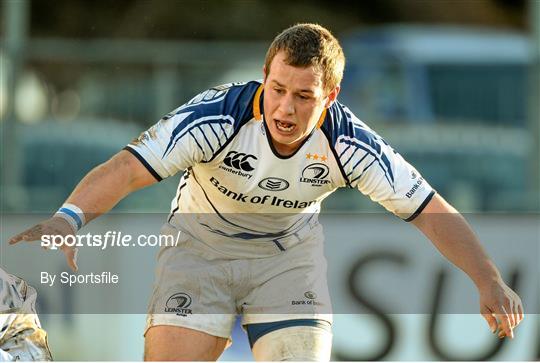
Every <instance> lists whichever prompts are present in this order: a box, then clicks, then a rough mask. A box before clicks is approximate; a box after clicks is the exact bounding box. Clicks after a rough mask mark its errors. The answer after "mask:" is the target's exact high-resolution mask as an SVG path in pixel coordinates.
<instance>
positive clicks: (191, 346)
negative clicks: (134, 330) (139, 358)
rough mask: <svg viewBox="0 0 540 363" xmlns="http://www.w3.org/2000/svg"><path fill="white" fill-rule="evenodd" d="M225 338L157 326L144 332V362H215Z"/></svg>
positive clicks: (185, 329)
mask: <svg viewBox="0 0 540 363" xmlns="http://www.w3.org/2000/svg"><path fill="white" fill-rule="evenodd" d="M226 345H227V338H223V337H217V336H214V335H210V334H207V333H204V332H201V331H197V330H193V329H189V328H183V327H178V326H167V325H158V326H153V327H151V328H150V329H148V331H147V332H146V336H145V342H144V360H145V361H201V360H202V361H215V360H217V359H218V358H219V356H220V355H221V353H223V350H224V349H225V347H226Z"/></svg>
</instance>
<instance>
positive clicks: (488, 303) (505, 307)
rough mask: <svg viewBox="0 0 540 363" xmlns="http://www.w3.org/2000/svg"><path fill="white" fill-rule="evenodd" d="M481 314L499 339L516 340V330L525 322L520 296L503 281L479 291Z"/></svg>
mask: <svg viewBox="0 0 540 363" xmlns="http://www.w3.org/2000/svg"><path fill="white" fill-rule="evenodd" d="M479 292H480V313H481V314H482V316H483V317H484V319H486V321H487V323H488V325H489V327H490V329H491V331H492V332H493V333H494V334H495V333H497V334H498V336H499V338H501V339H502V338H504V337H510V338H512V339H513V338H514V331H513V330H514V329H515V327H517V326H518V324H519V323H520V322H521V321H522V320H523V304H522V302H521V299H520V298H519V296H518V295H517V294H516V293H515V292H514V291H513V290H512V289H511V288H509V287H508V286H507V285H506V284H505V283H504V282H503V281H497V282H493V283H491V284H490V285H489V286H486V287H483V288H480V289H479Z"/></svg>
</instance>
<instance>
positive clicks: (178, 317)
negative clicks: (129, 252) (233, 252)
mask: <svg viewBox="0 0 540 363" xmlns="http://www.w3.org/2000/svg"><path fill="white" fill-rule="evenodd" d="M229 285H230V274H229V267H228V263H227V262H226V261H208V260H206V259H205V258H202V257H201V256H200V255H197V254H196V253H195V252H193V251H191V250H189V249H187V248H178V247H174V248H170V249H169V250H168V251H166V253H162V254H160V257H159V261H158V268H157V277H156V283H155V285H154V291H153V294H152V297H151V300H150V305H149V309H148V317H147V325H146V330H147V331H148V330H149V329H150V328H152V327H154V326H162V325H166V326H176V327H183V328H190V329H193V330H197V331H200V332H203V333H206V334H210V335H213V336H219V337H223V338H228V337H229V336H230V333H231V331H232V328H233V325H234V321H235V317H236V306H235V302H234V296H233V295H232V292H231V290H230V287H229Z"/></svg>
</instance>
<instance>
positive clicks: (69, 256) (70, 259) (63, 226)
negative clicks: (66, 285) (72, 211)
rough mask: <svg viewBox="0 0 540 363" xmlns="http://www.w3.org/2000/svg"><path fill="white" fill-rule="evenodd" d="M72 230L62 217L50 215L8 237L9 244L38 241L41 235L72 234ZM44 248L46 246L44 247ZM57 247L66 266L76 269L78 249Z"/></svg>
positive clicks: (64, 246)
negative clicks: (62, 255)
mask: <svg viewBox="0 0 540 363" xmlns="http://www.w3.org/2000/svg"><path fill="white" fill-rule="evenodd" d="M73 234H74V231H73V228H72V227H71V225H70V224H69V223H68V222H67V221H66V220H65V219H63V218H60V217H52V218H50V219H47V220H45V221H43V222H41V223H39V224H36V225H35V226H33V227H31V228H28V229H27V230H26V231H24V232H21V233H19V234H18V235H16V236H13V237H11V238H10V239H9V244H10V245H13V244H15V243H18V242H20V241H26V242H32V241H40V240H41V237H42V236H45V235H55V236H58V235H60V236H63V237H65V236H68V235H73ZM44 248H46V247H44ZM59 248H60V249H61V250H62V252H64V255H65V256H66V261H67V264H68V266H69V267H70V268H71V269H72V270H73V271H77V269H78V267H77V252H78V249H77V248H75V247H71V246H66V245H63V246H59Z"/></svg>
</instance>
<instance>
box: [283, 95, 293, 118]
mask: <svg viewBox="0 0 540 363" xmlns="http://www.w3.org/2000/svg"><path fill="white" fill-rule="evenodd" d="M279 111H280V112H281V113H283V114H284V115H293V114H294V101H293V97H292V95H290V94H286V95H284V96H283V97H281V99H280V102H279Z"/></svg>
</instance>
